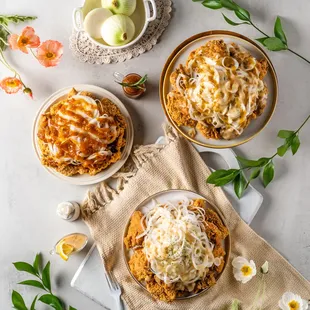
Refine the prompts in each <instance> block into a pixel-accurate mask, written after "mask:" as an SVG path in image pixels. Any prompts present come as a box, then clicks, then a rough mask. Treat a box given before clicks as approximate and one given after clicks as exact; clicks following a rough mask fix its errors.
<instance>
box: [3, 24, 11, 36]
mask: <svg viewBox="0 0 310 310" xmlns="http://www.w3.org/2000/svg"><path fill="white" fill-rule="evenodd" d="M1 27H3V28H4V29H5V30H6V31H7V32H8V33H9V34H12V31H11V30H10V29H9V28H8V27H7V26H6V25H5V24H4V23H2V24H1Z"/></svg>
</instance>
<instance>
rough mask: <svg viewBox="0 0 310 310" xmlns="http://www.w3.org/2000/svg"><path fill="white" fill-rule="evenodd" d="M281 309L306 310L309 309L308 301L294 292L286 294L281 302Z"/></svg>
mask: <svg viewBox="0 0 310 310" xmlns="http://www.w3.org/2000/svg"><path fill="white" fill-rule="evenodd" d="M279 307H280V308H281V309H282V310H306V309H308V301H307V300H304V299H302V298H301V297H300V296H299V295H296V294H294V293H292V292H286V293H284V294H283V295H282V298H281V300H279Z"/></svg>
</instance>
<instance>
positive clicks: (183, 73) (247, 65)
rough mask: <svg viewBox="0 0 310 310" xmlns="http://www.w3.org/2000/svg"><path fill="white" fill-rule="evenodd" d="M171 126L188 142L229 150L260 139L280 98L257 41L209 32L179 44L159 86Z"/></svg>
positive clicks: (267, 61)
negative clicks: (258, 135)
mask: <svg viewBox="0 0 310 310" xmlns="http://www.w3.org/2000/svg"><path fill="white" fill-rule="evenodd" d="M160 98H161V103H162V106H163V109H164V111H165V113H166V116H167V118H168V120H169V121H170V122H171V124H172V125H173V126H174V127H175V128H176V129H177V130H178V132H179V133H180V134H181V135H183V136H184V137H186V138H187V139H188V140H190V141H192V142H194V143H197V144H199V145H202V146H205V147H211V148H231V147H234V146H237V145H240V144H243V143H245V142H247V141H249V140H251V139H252V138H253V137H255V136H256V135H257V134H258V133H260V132H261V131H262V130H263V129H264V127H265V126H266V125H267V123H268V122H269V121H270V119H271V117H272V115H273V113H274V110H275V107H276V103H277V98H278V82H277V76H276V72H275V69H274V67H273V65H272V63H271V61H270V59H269V58H268V56H267V54H266V53H265V52H264V50H263V49H262V48H261V47H260V46H259V45H258V44H256V43H255V42H254V41H252V40H250V39H248V38H247V37H245V36H243V35H240V34H238V33H234V32H230V31H223V30H217V31H209V32H204V33H200V34H198V35H195V36H193V37H191V38H189V39H187V40H186V41H184V42H183V43H181V44H180V45H179V46H178V47H177V48H176V49H175V50H174V51H173V52H172V54H171V55H170V57H169V58H168V60H167V62H166V64H165V66H164V69H163V71H162V75H161V80H160Z"/></svg>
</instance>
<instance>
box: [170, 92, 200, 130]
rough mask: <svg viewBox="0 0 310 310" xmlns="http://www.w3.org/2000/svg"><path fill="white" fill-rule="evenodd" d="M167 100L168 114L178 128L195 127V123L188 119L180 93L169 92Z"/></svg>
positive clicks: (185, 106) (186, 109)
mask: <svg viewBox="0 0 310 310" xmlns="http://www.w3.org/2000/svg"><path fill="white" fill-rule="evenodd" d="M167 99H168V102H167V110H168V113H169V115H170V116H171V118H172V119H173V120H174V121H175V122H176V124H177V125H178V126H189V127H195V126H196V124H197V121H195V120H193V119H192V118H191V117H190V115H189V112H188V108H187V105H186V101H185V99H184V97H183V96H182V95H181V94H180V93H178V92H175V91H173V92H170V94H169V96H168V98H167Z"/></svg>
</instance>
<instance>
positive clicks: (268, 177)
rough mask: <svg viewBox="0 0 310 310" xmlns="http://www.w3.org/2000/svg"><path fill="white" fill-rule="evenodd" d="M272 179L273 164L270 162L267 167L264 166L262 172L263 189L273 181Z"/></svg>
mask: <svg viewBox="0 0 310 310" xmlns="http://www.w3.org/2000/svg"><path fill="white" fill-rule="evenodd" d="M273 177H274V164H273V162H272V161H271V162H270V163H269V164H268V165H266V167H265V169H264V172H263V183H264V186H265V187H267V186H268V184H269V183H270V182H271V181H272V180H273Z"/></svg>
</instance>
